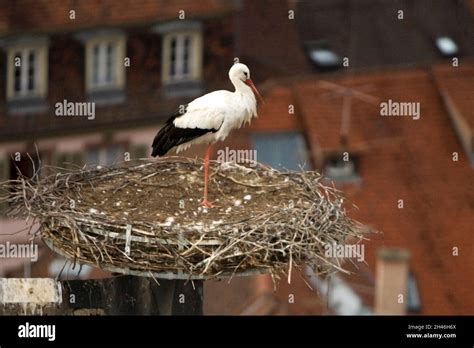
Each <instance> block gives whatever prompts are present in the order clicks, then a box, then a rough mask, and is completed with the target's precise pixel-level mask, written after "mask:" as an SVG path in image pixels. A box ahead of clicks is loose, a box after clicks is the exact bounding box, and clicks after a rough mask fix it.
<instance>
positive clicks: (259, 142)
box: [252, 132, 310, 170]
mask: <svg viewBox="0 0 474 348" xmlns="http://www.w3.org/2000/svg"><path fill="white" fill-rule="evenodd" d="M252 143H253V146H254V149H255V150H256V151H257V154H256V157H257V158H256V160H257V161H258V162H262V163H265V164H268V165H270V166H272V167H274V168H276V169H289V170H300V168H301V167H303V168H304V169H305V170H308V169H309V167H310V164H309V163H308V159H307V150H306V144H305V141H304V138H303V136H302V135H301V133H299V132H275V133H255V134H253V135H252Z"/></svg>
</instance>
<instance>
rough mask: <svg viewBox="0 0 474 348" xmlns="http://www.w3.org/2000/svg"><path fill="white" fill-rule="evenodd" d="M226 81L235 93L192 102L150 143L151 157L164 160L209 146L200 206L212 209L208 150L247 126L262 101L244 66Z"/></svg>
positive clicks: (231, 72)
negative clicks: (173, 153) (171, 154)
mask: <svg viewBox="0 0 474 348" xmlns="http://www.w3.org/2000/svg"><path fill="white" fill-rule="evenodd" d="M229 78H230V81H231V82H232V84H233V85H234V87H235V92H229V91H215V92H211V93H208V94H205V95H203V96H202V97H199V98H197V99H194V100H193V101H192V102H190V103H189V104H187V105H185V107H184V108H182V110H181V111H182V112H179V111H178V112H176V113H175V114H174V115H173V116H171V117H170V118H169V119H168V121H166V123H165V125H164V126H163V127H162V128H161V129H160V131H159V132H158V134H157V135H156V136H155V138H154V139H153V145H152V148H153V152H152V154H151V155H152V156H153V157H156V156H163V155H165V154H166V153H167V152H168V151H170V150H171V149H173V148H176V153H179V152H180V151H183V150H185V149H187V148H188V147H190V146H191V145H194V144H208V146H207V151H206V155H205V157H204V198H203V200H202V202H201V204H202V205H204V206H205V207H208V208H211V207H212V204H211V203H210V202H209V201H208V200H207V186H208V179H209V174H208V172H209V156H210V154H211V146H212V144H214V143H215V142H217V141H222V140H224V139H225V138H226V137H227V136H228V135H229V133H230V131H231V130H232V129H234V128H240V127H242V125H244V124H245V123H247V122H248V123H250V121H251V119H252V117H257V101H256V99H255V97H258V98H259V100H260V101H262V102H263V99H262V97H261V95H260V93H258V91H257V88H256V87H255V85H254V84H253V82H252V80H251V79H250V70H249V68H248V67H247V66H246V65H245V64H241V63H236V64H234V65H233V66H232V68H230V70H229Z"/></svg>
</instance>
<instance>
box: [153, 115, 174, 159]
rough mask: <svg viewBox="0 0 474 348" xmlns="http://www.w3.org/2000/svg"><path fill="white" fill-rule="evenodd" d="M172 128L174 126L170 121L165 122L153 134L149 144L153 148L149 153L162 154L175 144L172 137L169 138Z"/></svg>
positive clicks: (154, 155)
mask: <svg viewBox="0 0 474 348" xmlns="http://www.w3.org/2000/svg"><path fill="white" fill-rule="evenodd" d="M172 128H174V125H173V124H172V123H166V124H165V126H164V127H163V128H161V129H160V131H159V132H158V133H157V134H156V135H155V138H154V139H153V144H152V145H151V147H152V148H153V150H152V152H151V155H152V156H153V157H156V156H164V155H166V153H167V152H168V151H169V150H171V148H172V147H173V146H175V142H174V141H173V139H170V134H171V133H172Z"/></svg>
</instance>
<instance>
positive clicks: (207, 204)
mask: <svg viewBox="0 0 474 348" xmlns="http://www.w3.org/2000/svg"><path fill="white" fill-rule="evenodd" d="M210 156H211V144H209V145H208V146H207V150H206V156H205V157H204V199H203V200H202V202H201V205H203V206H205V207H207V208H212V204H211V203H210V202H209V201H208V200H207V186H208V181H209V157H210Z"/></svg>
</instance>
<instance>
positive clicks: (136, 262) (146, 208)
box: [0, 157, 364, 279]
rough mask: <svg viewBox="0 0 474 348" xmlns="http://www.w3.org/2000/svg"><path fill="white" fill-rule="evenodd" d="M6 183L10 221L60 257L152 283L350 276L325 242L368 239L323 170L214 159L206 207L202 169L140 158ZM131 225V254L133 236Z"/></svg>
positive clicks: (185, 162)
mask: <svg viewBox="0 0 474 348" xmlns="http://www.w3.org/2000/svg"><path fill="white" fill-rule="evenodd" d="M47 170H48V171H49V172H50V173H51V172H53V173H52V174H50V175H48V176H45V177H42V178H41V179H39V180H35V181H33V180H30V179H28V178H26V177H23V176H20V177H19V178H18V179H17V180H12V181H8V182H4V183H0V202H2V201H3V202H7V203H8V204H9V207H10V209H9V212H8V215H9V216H11V217H15V218H29V219H30V221H31V223H34V222H37V223H39V225H40V229H39V231H38V232H37V234H39V235H40V236H41V238H42V239H43V240H44V241H45V242H46V244H48V245H49V246H50V247H51V248H53V249H54V250H55V251H57V252H59V253H61V254H63V255H65V256H66V257H68V258H70V259H72V260H74V262H78V263H81V264H90V265H93V266H97V267H100V268H103V269H107V270H113V271H118V272H123V273H129V274H141V275H144V276H150V275H151V276H153V277H156V278H159V277H162V278H163V277H168V278H194V279H198V278H202V279H209V278H213V277H223V276H232V275H238V274H247V273H254V272H271V273H272V275H273V276H277V277H278V275H281V274H282V273H284V274H286V276H287V277H289V278H290V277H291V272H292V268H294V267H296V268H298V267H300V266H302V265H303V263H306V264H311V265H313V266H314V268H315V270H316V272H317V273H319V274H327V273H329V272H333V271H341V270H342V271H343V269H342V268H341V266H340V262H339V260H335V259H332V258H329V257H326V256H325V251H324V245H325V244H326V243H330V244H333V243H336V244H339V245H343V244H345V243H346V241H347V240H348V239H349V238H356V239H362V238H363V234H364V232H363V231H364V230H363V229H362V228H361V225H360V224H358V223H357V222H355V221H354V220H352V219H350V218H349V217H348V216H347V215H346V211H345V208H344V206H343V203H344V199H343V197H342V195H341V193H340V192H339V191H337V190H336V189H334V188H331V187H328V186H325V185H323V184H322V183H321V179H322V177H321V176H320V175H319V174H318V173H316V172H304V171H301V172H280V171H277V170H274V169H272V168H269V167H266V166H263V165H261V164H254V165H253V166H251V164H249V165H245V166H242V165H238V164H235V163H218V162H212V163H211V167H210V172H211V178H212V181H211V185H210V190H211V191H210V197H211V200H213V201H214V205H215V208H213V209H210V210H206V209H203V208H202V207H200V205H199V200H200V197H201V195H202V174H201V162H199V161H196V160H191V159H185V158H179V157H174V158H167V159H165V160H159V161H148V160H141V161H135V162H126V163H122V164H118V165H115V166H111V167H103V168H96V167H94V168H87V167H85V168H82V169H78V170H72V171H71V170H69V171H65V170H61V169H59V168H52V167H49V168H47ZM127 225H131V227H132V228H131V236H129V239H130V252H129V253H128V252H126V230H127Z"/></svg>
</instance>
